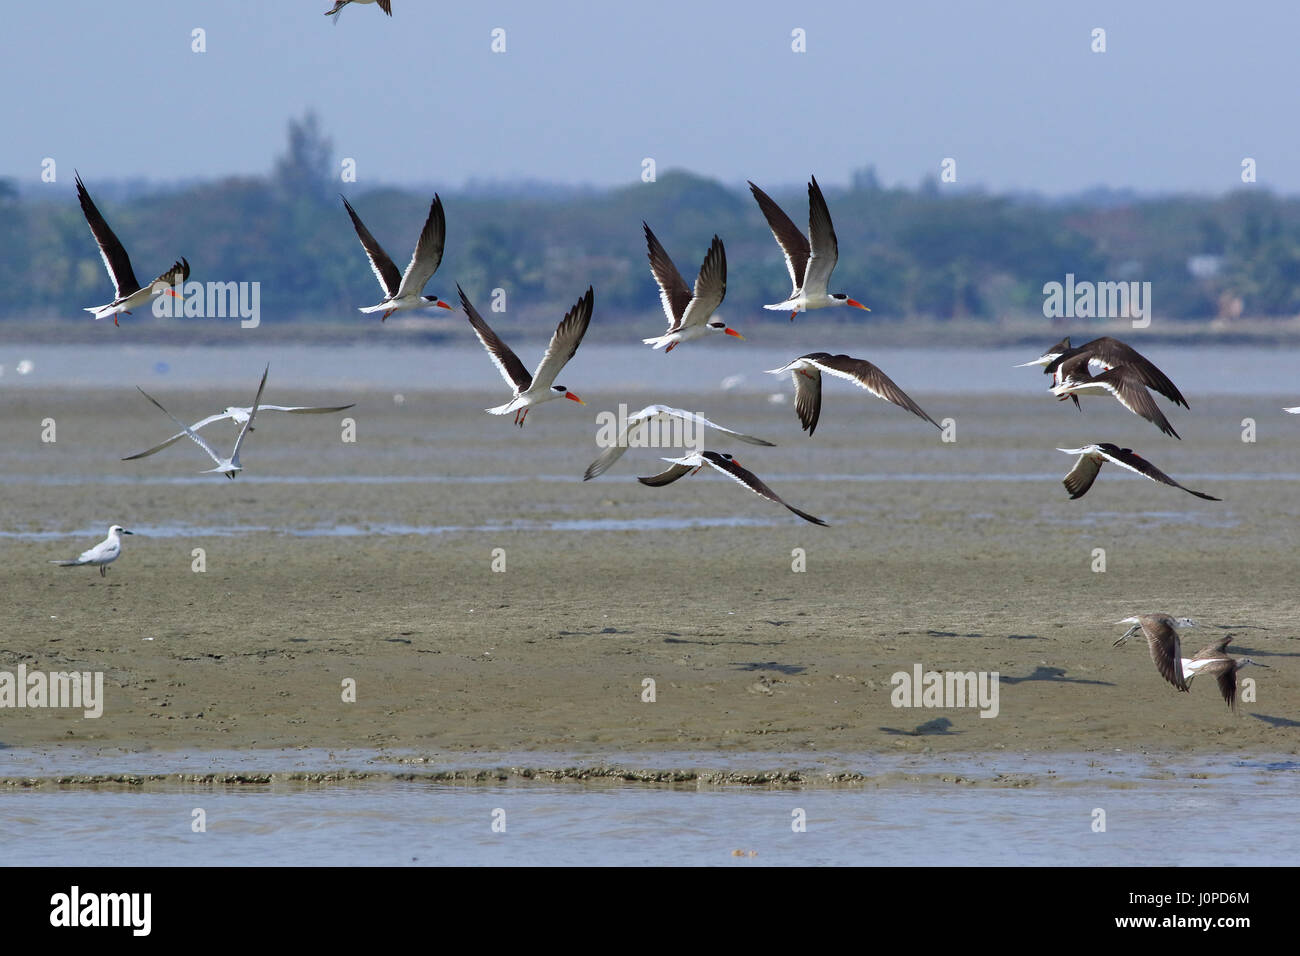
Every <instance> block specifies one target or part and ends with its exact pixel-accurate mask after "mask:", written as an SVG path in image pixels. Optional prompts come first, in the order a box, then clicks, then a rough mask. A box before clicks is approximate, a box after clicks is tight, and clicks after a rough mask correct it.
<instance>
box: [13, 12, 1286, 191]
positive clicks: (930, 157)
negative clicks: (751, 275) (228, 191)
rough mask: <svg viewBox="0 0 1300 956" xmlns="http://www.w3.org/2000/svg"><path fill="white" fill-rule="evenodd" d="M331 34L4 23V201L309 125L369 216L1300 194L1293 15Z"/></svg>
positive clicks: (242, 170) (235, 165) (374, 17)
mask: <svg viewBox="0 0 1300 956" xmlns="http://www.w3.org/2000/svg"><path fill="white" fill-rule="evenodd" d="M328 6H329V4H328V2H327V0H292V2H280V3H276V4H267V3H260V2H257V0H223V2H222V3H220V4H211V3H199V2H194V0H191V2H186V0H135V2H133V3H132V4H130V6H129V8H126V7H124V6H122V5H115V4H105V3H102V2H98V0H67V2H63V3H57V4H18V5H14V7H13V8H12V9H10V10H7V11H6V31H5V36H6V39H7V41H8V42H6V43H5V44H4V49H5V54H6V55H5V56H4V57H3V59H0V77H3V79H4V80H5V81H6V83H7V85H8V87H9V88H10V89H11V90H17V91H21V96H13V97H10V98H8V99H7V101H6V103H5V105H4V106H3V107H0V111H3V114H2V115H3V116H4V120H5V122H4V126H5V129H6V140H7V143H6V145H7V149H6V150H5V151H4V153H3V155H2V156H0V176H5V177H12V178H14V179H15V180H16V181H17V183H18V185H19V187H20V189H23V190H24V191H26V188H27V187H28V186H29V185H30V184H32V183H39V181H40V173H41V161H42V160H43V159H44V158H45V157H51V158H53V159H55V160H56V161H57V162H58V164H59V167H60V179H61V180H62V179H63V178H65V175H66V173H67V172H70V171H71V169H72V168H73V167H74V166H75V167H77V168H79V169H80V170H81V172H82V174H83V175H85V176H88V177H92V178H93V179H94V180H95V181H97V182H100V183H105V182H114V181H124V180H136V179H139V180H152V181H157V182H160V183H169V182H178V181H179V182H184V181H192V180H210V179H217V178H223V177H227V176H246V175H262V174H265V173H267V172H268V171H269V170H270V169H271V167H272V163H273V162H274V158H275V157H276V156H277V155H279V154H280V153H281V152H282V151H283V149H284V139H285V127H286V124H287V121H288V120H289V119H290V118H295V117H300V116H302V115H303V114H304V113H305V112H307V111H309V110H314V111H315V112H316V113H317V114H318V116H319V118H320V121H321V127H322V129H323V130H324V131H325V133H326V134H327V135H328V136H329V137H330V138H331V139H332V140H333V144H334V148H335V153H336V158H337V159H341V158H344V157H350V158H352V159H354V160H355V161H356V168H357V178H358V186H359V187H361V188H366V187H367V186H379V185H394V186H401V187H416V186H427V185H437V186H439V187H440V188H448V189H453V188H454V189H464V188H466V187H467V186H468V187H473V186H475V185H477V186H480V187H482V186H491V185H493V184H496V185H499V186H509V185H514V184H520V183H533V184H545V185H554V186H558V187H565V188H579V189H581V188H593V189H606V188H609V187H611V186H617V185H620V184H630V183H634V182H639V181H640V177H641V169H642V166H641V163H642V160H643V159H645V158H646V157H650V158H653V159H654V160H655V161H656V164H657V167H658V172H659V173H661V174H662V172H664V171H666V170H668V169H682V170H686V171H689V172H691V173H694V174H696V175H700V176H704V177H708V178H712V179H716V180H718V181H720V182H722V183H723V184H725V185H727V186H734V185H738V184H742V183H743V182H744V180H745V179H753V180H755V181H757V182H761V183H763V184H765V186H770V187H771V188H773V189H781V188H784V187H797V186H799V185H800V184H801V183H803V182H806V178H807V176H808V175H809V174H810V173H815V174H816V175H817V177H818V179H819V181H821V182H823V183H824V184H825V185H827V186H828V187H830V188H836V187H842V186H845V185H847V184H848V183H849V182H850V180H851V177H852V175H853V173H854V172H855V171H857V170H860V169H863V168H865V167H869V166H870V167H874V168H875V170H876V172H877V175H878V177H879V181H880V183H881V184H882V185H883V186H884V187H886V188H893V187H897V186H903V187H907V188H915V187H916V186H917V184H919V183H920V182H921V181H922V180H924V179H927V178H932V177H937V176H938V175H939V173H940V164H941V163H942V161H943V160H944V159H945V158H952V159H955V160H956V172H957V180H956V183H955V184H952V185H954V186H955V187H957V188H960V189H962V190H968V189H972V188H977V189H983V190H985V191H988V192H991V193H998V194H1003V193H1011V194H1039V195H1041V196H1043V197H1046V198H1059V197H1063V196H1068V195H1076V194H1079V193H1082V192H1087V191H1090V190H1094V189H1098V188H1102V189H1108V190H1118V191H1125V190H1132V191H1134V192H1135V193H1137V194H1139V195H1165V194H1170V193H1180V194H1186V193H1190V194H1200V195H1221V194H1223V193H1225V192H1228V191H1231V190H1233V189H1235V188H1240V187H1241V186H1242V185H1243V184H1242V180H1241V162H1242V160H1243V158H1245V157H1251V158H1253V159H1254V160H1255V161H1256V163H1257V164H1258V165H1257V172H1258V185H1259V186H1260V187H1262V188H1266V189H1269V190H1270V191H1272V192H1274V193H1279V194H1283V195H1292V194H1297V193H1300V167H1296V166H1295V165H1294V164H1290V163H1288V162H1287V161H1288V160H1289V158H1290V157H1291V156H1293V155H1295V154H1296V153H1297V152H1300V130H1297V129H1296V127H1295V124H1293V123H1290V122H1289V118H1290V114H1291V109H1290V107H1291V106H1292V100H1293V94H1292V89H1293V83H1292V82H1291V81H1292V80H1293V76H1292V75H1291V74H1292V73H1293V71H1292V70H1291V69H1290V66H1289V64H1290V62H1291V57H1292V51H1291V50H1290V44H1291V37H1293V36H1294V34H1295V27H1296V26H1298V25H1300V11H1297V10H1296V9H1295V8H1294V7H1293V6H1290V5H1286V6H1284V5H1282V4H1264V5H1263V7H1259V6H1257V7H1254V8H1252V10H1251V12H1250V13H1249V15H1245V14H1242V13H1239V12H1236V11H1231V10H1227V9H1224V8H1221V7H1220V6H1219V5H1217V4H1214V3H1212V2H1209V0H1195V2H1188V3H1164V2H1161V3H1151V4H1143V5H1141V7H1139V8H1133V7H1131V6H1129V5H1125V4H1123V3H1118V2H1102V3H1097V4H1093V5H1091V6H1090V9H1088V10H1086V11H1076V10H1070V9H1062V8H1056V7H1049V6H1046V5H1042V4H1038V3H1032V2H1012V3H1007V4H1001V5H998V6H996V7H979V6H976V5H957V4H952V3H941V2H930V3H920V4H913V5H909V6H907V7H906V8H899V7H895V6H881V7H876V8H866V7H865V6H863V5H858V4H846V3H823V4H809V5H800V6H792V5H790V4H788V3H782V2H776V0H755V2H752V3H747V4H744V5H740V4H716V5H707V6H701V5H692V4H688V3H686V2H683V0H664V2H662V3H660V4H657V5H656V6H655V7H654V8H653V9H652V10H650V11H646V10H643V9H641V8H628V7H596V6H593V5H591V4H588V3H583V2H581V0H557V2H555V3H552V4H548V5H547V7H546V8H544V9H543V8H539V7H536V6H533V5H528V4H522V3H517V2H511V3H501V4H496V5H493V6H491V7H488V8H482V7H479V8H474V9H462V8H457V7H447V6H443V5H440V4H436V3H432V2H427V0H397V2H396V3H395V5H394V6H395V9H394V16H393V17H392V18H389V17H386V16H384V15H383V14H382V13H380V12H379V10H378V9H377V8H376V7H374V6H367V7H350V8H347V9H345V10H344V12H343V14H342V16H341V18H340V20H339V22H338V23H337V24H334V23H332V22H331V20H330V19H328V18H326V17H324V16H322V14H323V13H324V11H325V10H326V9H327V8H328ZM126 9H129V11H130V15H129V16H128V15H124V10H126ZM70 24H74V25H75V28H70V27H69V25H70ZM1097 27H1100V28H1103V29H1104V30H1105V31H1106V51H1105V52H1104V53H1094V52H1092V49H1091V46H1092V43H1093V41H1092V31H1093V29H1094V28H1097ZM496 28H501V29H504V30H505V44H506V49H505V52H504V53H494V52H492V50H491V44H492V42H493V36H492V31H493V30H494V29H496ZM796 28H798V29H802V30H804V31H805V35H806V52H803V53H796V52H793V51H792V49H791V44H792V42H793V41H792V37H791V32H792V30H794V29H796ZM195 29H201V30H203V31H204V34H203V40H204V43H205V45H206V52H202V53H196V52H193V51H192V49H191V47H192V43H193V42H194V41H193V39H192V31H193V30H195Z"/></svg>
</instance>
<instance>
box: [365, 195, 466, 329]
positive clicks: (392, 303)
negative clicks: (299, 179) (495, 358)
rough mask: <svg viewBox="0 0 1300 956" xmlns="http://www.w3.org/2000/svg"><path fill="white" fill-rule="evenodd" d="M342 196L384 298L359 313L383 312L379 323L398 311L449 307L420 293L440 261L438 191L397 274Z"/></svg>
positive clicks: (442, 221) (443, 227)
mask: <svg viewBox="0 0 1300 956" xmlns="http://www.w3.org/2000/svg"><path fill="white" fill-rule="evenodd" d="M340 198H342V199H343V205H344V207H345V208H346V209H347V211H348V215H349V216H351V217H352V227H353V228H354V229H355V230H356V231H357V238H358V239H360V240H361V248H362V249H364V250H366V257H367V258H368V259H369V260H370V268H371V269H372V270H373V271H374V273H375V278H376V279H378V280H379V285H380V287H381V288H382V289H383V290H384V300H383V301H382V302H380V303H379V304H378V305H368V306H366V307H365V308H363V309H360V310H359V311H361V312H383V313H384V314H383V315H382V316H380V318H379V321H380V322H383V321H384V320H385V319H387V318H388V317H389V316H390V315H392V314H393V313H394V312H401V311H405V310H408V309H432V308H439V309H450V308H451V306H450V305H448V304H447V303H446V302H443V301H442V299H439V298H438V297H437V296H436V295H424V294H423V293H424V287H425V285H426V284H428V282H429V280H430V279H432V278H433V274H434V273H435V272H437V271H438V266H439V265H441V263H442V247H443V244H444V242H445V241H446V238H447V220H446V218H445V217H444V216H443V212H442V200H441V199H439V198H438V194H437V193H434V195H433V202H432V203H431V204H430V205H429V215H428V217H427V218H426V219H425V220H424V228H423V229H421V230H420V238H419V239H418V240H417V241H416V243H415V252H413V253H411V261H410V262H409V263H408V264H407V266H406V272H404V273H399V272H398V271H397V266H395V265H394V264H393V260H392V259H390V258H389V257H388V253H386V252H384V247H383V246H381V245H380V244H379V243H378V242H376V241H375V237H374V236H372V235H371V234H370V230H369V229H367V228H366V227H365V224H364V223H363V222H362V221H361V217H360V216H358V215H357V211H356V210H355V209H353V208H352V204H351V203H350V202H348V201H347V199H345V198H343V197H340Z"/></svg>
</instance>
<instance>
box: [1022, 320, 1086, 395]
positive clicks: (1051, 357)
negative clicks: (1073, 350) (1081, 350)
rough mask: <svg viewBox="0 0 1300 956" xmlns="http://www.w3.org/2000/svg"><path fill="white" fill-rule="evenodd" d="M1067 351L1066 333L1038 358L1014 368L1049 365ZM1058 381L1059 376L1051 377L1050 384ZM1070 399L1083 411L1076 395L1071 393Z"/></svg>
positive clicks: (1068, 338) (1067, 340) (1068, 346)
mask: <svg viewBox="0 0 1300 956" xmlns="http://www.w3.org/2000/svg"><path fill="white" fill-rule="evenodd" d="M1068 351H1070V337H1069V336H1068V335H1067V336H1066V337H1065V338H1063V339H1061V341H1059V342H1057V343H1056V344H1055V345H1053V346H1052V347H1051V348H1050V349H1048V350H1047V351H1046V352H1044V353H1043V354H1042V355H1040V356H1038V358H1036V359H1034V360H1033V361H1032V362H1021V363H1020V364H1019V365H1017V366H1015V368H1029V367H1031V366H1034V365H1051V364H1052V363H1053V362H1055V361H1056V360H1057V359H1058V358H1060V357H1061V356H1062V355H1064V354H1065V353H1066V352H1068ZM1059 381H1060V379H1059V378H1057V377H1054V378H1053V379H1052V384H1053V385H1055V384H1057V383H1058V382H1059ZM1070 400H1071V401H1073V402H1074V407H1075V408H1078V409H1079V410H1080V411H1083V409H1082V408H1081V407H1080V406H1079V396H1078V395H1071V396H1070Z"/></svg>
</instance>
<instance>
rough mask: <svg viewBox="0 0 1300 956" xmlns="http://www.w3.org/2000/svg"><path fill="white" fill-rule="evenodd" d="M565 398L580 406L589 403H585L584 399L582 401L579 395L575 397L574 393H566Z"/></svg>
mask: <svg viewBox="0 0 1300 956" xmlns="http://www.w3.org/2000/svg"><path fill="white" fill-rule="evenodd" d="M564 397H565V398H567V399H568V400H569V401H571V402H577V403H578V404H579V405H586V404H587V403H586V402H584V401H583V400H582V399H580V398H579V397H578V396H577V395H574V394H573V393H572V392H565V393H564Z"/></svg>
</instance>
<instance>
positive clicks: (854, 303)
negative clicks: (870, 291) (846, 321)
mask: <svg viewBox="0 0 1300 956" xmlns="http://www.w3.org/2000/svg"><path fill="white" fill-rule="evenodd" d="M849 305H851V306H853V308H855V309H862V310H863V311H864V312H870V311H871V310H870V309H868V308H867V307H866V306H865V305H863V304H862V303H861V302H859V301H858V300H857V299H849Z"/></svg>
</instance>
